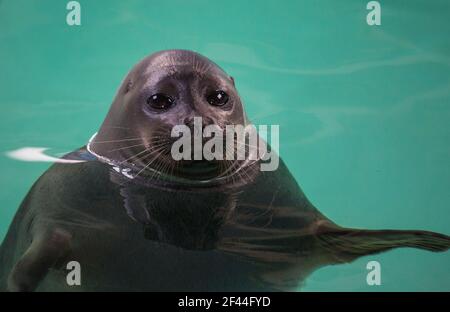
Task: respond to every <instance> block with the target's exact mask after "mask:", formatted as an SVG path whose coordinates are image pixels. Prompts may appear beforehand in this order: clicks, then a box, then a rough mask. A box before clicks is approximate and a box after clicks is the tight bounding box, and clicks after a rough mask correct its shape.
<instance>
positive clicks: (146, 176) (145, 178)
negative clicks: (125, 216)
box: [86, 133, 258, 188]
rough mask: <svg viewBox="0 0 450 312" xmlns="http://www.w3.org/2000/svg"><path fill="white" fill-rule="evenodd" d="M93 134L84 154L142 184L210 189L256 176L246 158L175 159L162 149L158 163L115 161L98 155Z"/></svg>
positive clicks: (253, 164)
mask: <svg viewBox="0 0 450 312" xmlns="http://www.w3.org/2000/svg"><path fill="white" fill-rule="evenodd" d="M96 135H97V133H95V134H94V135H93V136H92V137H91V139H90V140H89V142H88V144H87V145H86V149H87V151H88V152H89V153H90V154H91V155H93V156H94V157H95V160H98V161H100V162H103V163H106V164H108V165H110V166H111V167H112V169H113V171H114V172H116V173H118V174H121V175H122V176H124V177H126V178H127V179H130V180H137V181H142V182H143V183H150V184H155V185H160V184H161V185H163V186H169V187H170V185H172V186H173V187H177V188H178V187H181V188H184V187H187V188H192V187H194V188H197V187H200V188H204V187H206V188H210V187H213V186H218V185H224V184H229V185H230V187H231V186H236V185H238V184H242V183H244V184H245V183H246V182H249V181H250V180H253V178H254V176H255V175H256V174H255V172H257V171H258V170H257V169H255V167H256V166H255V163H257V161H251V160H249V159H246V160H244V161H237V160H235V161H230V160H206V159H202V160H174V159H172V158H171V157H169V155H170V151H168V150H165V151H164V153H161V154H159V157H155V159H156V158H158V159H157V160H158V161H157V164H155V165H153V164H152V165H149V164H148V163H146V162H139V161H133V162H126V161H120V160H115V159H112V158H108V157H105V156H103V155H100V154H97V153H96V152H95V151H94V150H93V149H92V146H91V143H92V142H93V140H94V139H95V137H96Z"/></svg>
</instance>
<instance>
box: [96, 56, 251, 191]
mask: <svg viewBox="0 0 450 312" xmlns="http://www.w3.org/2000/svg"><path fill="white" fill-rule="evenodd" d="M195 118H201V123H202V124H201V127H203V128H204V127H206V126H209V125H215V126H217V127H218V128H219V129H220V130H221V131H222V132H223V133H224V132H225V127H226V126H227V125H242V126H247V125H248V120H247V118H246V116H245V112H244V109H243V107H242V103H241V100H240V98H239V95H238V92H237V91H236V89H235V86H234V81H233V78H231V77H230V76H228V75H227V74H226V73H225V72H224V71H223V70H222V69H221V68H219V67H218V66H217V65H216V64H214V63H213V62H211V61H210V60H208V59H207V58H205V57H203V56H201V55H199V54H197V53H195V52H191V51H184V50H170V51H163V52H159V53H155V54H153V55H151V56H149V57H147V58H145V59H144V60H143V61H141V62H140V63H139V64H137V65H136V66H135V67H134V68H133V69H132V70H131V72H130V73H129V74H128V75H127V77H126V78H125V80H124V81H123V83H122V85H121V87H120V88H119V91H118V93H117V95H116V98H115V99H114V102H113V104H112V107H111V110H110V112H109V113H108V116H107V118H106V120H105V122H104V123H103V125H102V126H101V128H100V131H99V132H98V133H97V135H96V136H95V138H93V139H92V140H91V142H90V144H89V149H90V151H91V152H93V153H95V154H97V155H100V156H101V157H105V158H107V159H109V160H111V161H112V162H113V163H116V164H120V167H122V169H121V170H123V167H125V168H126V169H128V170H129V171H133V172H134V177H135V176H141V177H143V176H146V175H150V176H152V177H153V178H157V179H158V178H163V177H165V178H166V179H167V178H170V177H171V178H175V179H176V178H178V182H180V181H181V180H183V179H184V180H188V184H191V185H195V184H196V183H195V182H199V181H203V182H205V181H210V182H212V181H216V182H217V181H218V180H220V179H219V178H222V181H223V182H226V183H236V182H240V181H239V180H240V179H236V178H234V179H231V180H227V179H223V177H224V176H226V173H230V172H236V171H239V170H236V169H238V168H239V169H240V170H242V169H244V167H251V166H248V165H249V163H248V162H243V161H229V160H223V161H216V160H211V161H205V160H181V161H174V159H173V157H171V155H170V153H171V146H172V144H173V143H174V138H173V137H171V130H172V129H173V128H174V127H176V126H179V125H185V126H188V127H189V128H191V129H192V133H194V132H195V131H197V130H196V129H194V120H195ZM234 144H238V142H234ZM191 151H192V153H194V148H192V149H191ZM192 158H193V157H192ZM248 169H251V168H246V170H247V171H249V172H252V174H254V173H255V170H253V169H252V170H248ZM130 174H131V173H130ZM242 176H243V175H242V174H241V177H242ZM245 176H246V177H249V176H251V175H250V174H249V173H248V172H247V173H246V175H245ZM153 180H155V179H153ZM203 184H205V183H203Z"/></svg>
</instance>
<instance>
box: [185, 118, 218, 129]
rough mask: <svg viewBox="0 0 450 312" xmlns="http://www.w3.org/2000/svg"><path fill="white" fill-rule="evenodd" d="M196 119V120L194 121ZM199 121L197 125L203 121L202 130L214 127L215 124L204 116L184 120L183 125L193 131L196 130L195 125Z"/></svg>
mask: <svg viewBox="0 0 450 312" xmlns="http://www.w3.org/2000/svg"><path fill="white" fill-rule="evenodd" d="M194 118H195V119H194ZM196 119H197V125H198V124H199V123H200V120H201V126H202V130H204V129H205V127H206V126H209V125H213V124H214V120H213V119H212V118H210V117H204V116H195V117H194V116H190V117H186V118H184V120H183V123H184V124H185V125H186V126H188V127H189V128H190V129H191V130H194V129H195V125H196V121H195V120H196Z"/></svg>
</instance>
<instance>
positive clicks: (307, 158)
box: [0, 0, 450, 291]
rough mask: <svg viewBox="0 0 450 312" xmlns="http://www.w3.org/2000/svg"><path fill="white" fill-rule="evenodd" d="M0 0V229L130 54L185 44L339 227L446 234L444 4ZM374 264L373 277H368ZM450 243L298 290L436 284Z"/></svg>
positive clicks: (96, 120)
mask: <svg viewBox="0 0 450 312" xmlns="http://www.w3.org/2000/svg"><path fill="white" fill-rule="evenodd" d="M67 2H68V1H62V0H58V1H56V0H55V1H33V2H31V1H23V0H21V1H18V0H14V1H12V0H10V1H5V0H4V1H0V42H1V45H0V69H1V72H2V73H1V75H0V105H1V110H2V114H1V116H0V129H1V131H0V142H1V152H2V153H1V155H0V171H1V172H2V174H1V176H0V199H1V207H0V238H3V237H4V235H5V234H6V231H7V228H8V225H9V224H10V222H11V220H12V217H13V215H14V214H15V212H16V209H17V207H18V205H19V204H20V201H21V200H22V199H23V197H24V196H25V194H26V193H27V191H28V189H29V188H30V186H31V185H32V183H33V182H34V181H35V180H36V179H37V178H38V177H39V176H40V175H41V174H42V173H43V172H44V171H45V170H46V168H48V166H49V165H50V163H46V162H23V161H19V160H15V159H11V158H10V157H7V155H6V153H7V152H8V151H11V150H17V149H19V148H23V147H46V148H49V153H50V154H53V155H59V154H60V153H64V152H68V151H70V150H73V149H75V148H77V147H79V146H81V145H84V144H85V143H86V142H87V140H88V139H89V137H90V136H91V135H92V134H93V133H94V132H95V131H97V129H98V127H99V125H100V123H101V122H102V120H103V118H104V116H105V114H106V112H107V110H108V108H109V105H110V103H111V101H112V99H113V97H114V95H115V92H116V89H117V88H118V86H119V84H120V82H121V81H122V79H123V77H124V76H125V74H126V73H127V72H128V70H129V69H130V67H131V66H132V65H133V64H135V63H136V62H137V61H138V60H140V59H141V58H143V57H144V56H146V55H148V54H150V53H152V52H155V51H157V50H162V49H169V48H183V49H191V50H195V51H197V52H200V53H201V54H204V55H205V56H207V57H209V58H210V59H212V60H214V61H215V62H217V63H218V64H219V65H220V66H222V67H223V68H224V69H225V70H226V71H227V72H228V73H230V74H231V75H232V76H233V77H234V78H235V81H236V85H237V88H238V90H239V92H240V94H241V97H242V99H243V101H244V103H245V105H246V110H247V112H248V115H249V117H250V119H252V120H253V121H254V122H255V123H257V124H279V125H280V152H281V156H282V157H283V159H284V160H285V161H286V163H287V164H288V166H289V168H290V170H291V171H292V173H293V174H294V175H295V177H296V178H297V181H298V182H299V184H300V185H301V187H302V188H303V190H304V191H305V193H306V194H307V196H308V197H309V198H310V200H311V201H312V202H313V203H314V204H315V205H316V206H317V207H318V208H319V209H320V210H321V211H322V212H323V213H324V214H325V215H327V216H328V217H329V218H331V219H332V220H333V221H335V222H336V223H338V224H341V225H345V226H352V227H364V228H371V229H376V228H396V229H409V228H418V229H425V230H432V231H437V232H442V233H446V234H449V233H450V232H449V226H448V222H449V216H450V211H449V203H450V192H449V187H450V166H449V159H450V158H449V157H450V148H449V142H450V123H449V120H450V40H449V37H448V34H449V31H450V20H449V13H450V3H449V2H448V1H437V0H436V1H432V2H430V1H424V0H422V1H411V0H404V1H399V0H396V1H382V24H381V25H380V26H372V27H371V26H368V25H367V24H366V14H367V12H368V11H367V10H366V3H367V1H361V0H354V1H345V4H344V2H342V1H339V2H338V1H317V0H316V1H313V0H311V1H284V3H283V4H280V3H279V2H280V1H249V2H246V3H244V2H243V1H230V0H227V1H226V2H222V3H221V2H219V1H167V2H163V1H92V0H91V1H86V0H85V1H80V3H81V24H82V25H81V26H72V27H71V26H68V25H67V24H66V14H67V10H66V3H67ZM370 260H376V261H379V262H380V264H381V269H382V285H380V286H368V285H367V283H366V274H367V272H368V271H367V270H366V264H367V262H368V261H370ZM449 263H450V253H444V254H435V253H429V252H425V251H420V250H414V249H401V250H394V251H390V252H388V253H384V254H380V255H376V256H370V257H364V258H361V259H359V260H357V261H356V262H353V263H351V264H346V265H339V266H329V267H325V268H322V269H320V270H318V271H316V272H315V273H314V274H313V275H312V276H310V278H309V279H308V280H307V282H306V285H305V287H304V288H303V289H302V290H305V291H337V290H342V291H428V290H434V291H449V290H450V278H449V277H450V266H449Z"/></svg>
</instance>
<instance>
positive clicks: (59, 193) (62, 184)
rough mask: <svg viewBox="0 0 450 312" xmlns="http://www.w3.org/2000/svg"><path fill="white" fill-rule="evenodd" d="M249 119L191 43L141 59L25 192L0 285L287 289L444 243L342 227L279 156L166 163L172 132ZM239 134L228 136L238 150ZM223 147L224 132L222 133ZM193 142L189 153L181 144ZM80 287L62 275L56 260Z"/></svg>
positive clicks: (229, 86)
mask: <svg viewBox="0 0 450 312" xmlns="http://www.w3.org/2000/svg"><path fill="white" fill-rule="evenodd" d="M196 117H202V124H201V127H207V126H208V125H217V126H218V127H219V128H220V129H223V128H224V127H226V125H230V124H238V125H242V126H246V125H248V124H250V122H249V120H248V118H247V117H246V114H245V111H244V108H243V105H242V102H241V100H240V97H239V95H238V92H237V91H236V88H235V83H234V80H233V78H231V77H230V76H229V75H228V74H226V73H225V71H224V70H222V69H221V68H220V67H219V66H217V65H216V64H214V63H213V62H212V61H210V60H208V59H207V58H206V57H204V56H201V55H199V54H198V53H195V52H191V51H185V50H169V51H162V52H158V53H155V54H153V55H151V56H149V57H147V58H145V59H144V60H142V61H141V62H140V63H138V64H137V65H136V66H135V67H134V68H133V69H132V70H131V71H130V73H129V74H128V75H127V76H126V78H125V79H124V81H123V82H122V84H121V86H120V88H119V90H118V92H117V94H116V97H115V99H114V101H113V103H112V106H111V108H110V111H109V112H108V114H107V116H106V119H105V121H104V122H103V124H102V125H101V127H100V129H99V131H98V133H97V134H95V135H94V136H93V137H92V138H91V140H89V143H88V144H87V145H86V146H83V147H81V148H79V149H78V150H76V151H74V152H72V153H70V154H68V155H65V156H64V157H63V158H64V159H77V160H83V161H82V162H73V163H70V162H63V163H55V164H54V165H52V166H51V168H50V169H48V170H47V171H46V172H45V173H44V174H43V175H42V176H41V177H40V178H39V179H38V180H37V182H36V183H35V184H34V185H33V186H32V188H31V190H30V191H29V193H28V194H27V196H26V197H25V199H24V200H23V202H22V204H21V206H20V207H19V210H18V212H17V214H16V216H15V218H14V220H13V222H12V224H11V226H10V229H9V231H8V233H7V236H6V238H5V240H4V242H3V244H2V246H1V249H0V288H1V289H2V290H9V291H34V290H35V291H75V290H76V291H79V290H84V291H118V290H122V291H259V290H266V291H267V290H269V291H270V290H291V289H293V288H295V287H298V285H299V284H301V282H302V281H303V280H304V279H305V278H307V276H308V275H309V274H310V273H311V272H313V271H314V270H315V269H317V268H320V267H322V266H325V265H331V264H338V263H345V262H350V261H353V260H355V259H357V258H359V257H361V256H365V255H369V254H375V253H379V252H383V251H387V250H390V249H393V248H397V247H414V248H421V249H426V250H430V251H445V250H448V248H449V247H450V237H449V236H447V235H444V234H439V233H434V232H428V231H419V230H405V231H404V230H364V229H352V228H346V227H341V226H339V225H337V224H335V223H334V222H332V221H331V220H329V219H328V218H327V217H325V216H324V215H323V214H322V213H320V211H318V210H317V209H316V208H315V207H314V206H313V205H312V204H311V203H310V201H309V200H308V199H307V198H306V196H305V195H304V193H303V192H302V190H301V189H300V187H299V186H298V184H297V182H296V181H295V179H294V177H293V176H292V175H291V173H290V172H289V170H288V168H287V167H286V165H285V164H284V162H283V161H282V160H280V162H279V167H278V169H277V170H274V171H260V170H259V167H258V164H260V163H261V162H262V161H263V160H262V159H260V158H257V159H256V160H251V161H250V160H249V157H247V158H245V159H241V160H195V159H194V160H175V159H173V157H171V156H172V154H171V148H170V147H171V146H173V144H174V138H173V137H172V136H171V129H173V127H174V126H176V125H180V124H182V125H185V126H186V127H188V128H189V129H193V130H194V132H195V125H194V126H193V121H195V118H196ZM241 143H243V146H244V147H246V146H249V145H246V144H245V142H240V141H233V142H232V143H231V144H232V145H233V147H236V146H237V145H238V144H241ZM227 144H228V143H227ZM189 153H192V151H187V154H189ZM73 261H76V262H78V263H79V264H80V267H81V285H78V286H71V285H69V284H70V283H67V274H68V271H67V269H66V268H67V264H68V263H73Z"/></svg>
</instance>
